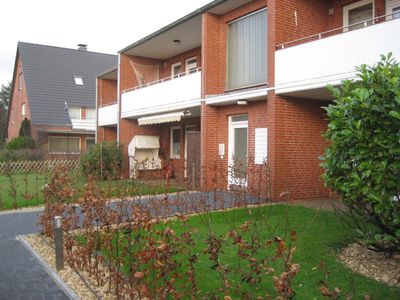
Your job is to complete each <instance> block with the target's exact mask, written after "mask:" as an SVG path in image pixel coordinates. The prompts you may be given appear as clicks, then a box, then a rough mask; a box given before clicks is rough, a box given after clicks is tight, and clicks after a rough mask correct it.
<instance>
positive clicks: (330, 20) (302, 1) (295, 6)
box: [275, 0, 385, 45]
mask: <svg viewBox="0 0 400 300" xmlns="http://www.w3.org/2000/svg"><path fill="white" fill-rule="evenodd" d="M358 1H360V0H296V1H292V0H281V1H275V8H276V10H275V13H276V16H277V18H276V45H280V44H282V43H286V42H290V41H293V40H296V39H299V38H303V37H308V36H311V35H314V34H317V33H322V32H326V31H328V30H332V29H336V28H341V27H343V25H344V24H343V8H344V7H345V6H347V5H349V4H352V3H355V2H358ZM374 5H375V16H380V15H384V14H385V0H374ZM329 9H333V14H332V15H329V13H328V12H329ZM295 13H296V14H297V25H296V16H295ZM338 33H341V32H340V31H338V32H333V33H331V34H338Z"/></svg>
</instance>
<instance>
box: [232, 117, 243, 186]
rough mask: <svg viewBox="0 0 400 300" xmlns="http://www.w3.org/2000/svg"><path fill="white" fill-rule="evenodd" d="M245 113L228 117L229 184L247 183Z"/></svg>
mask: <svg viewBox="0 0 400 300" xmlns="http://www.w3.org/2000/svg"><path fill="white" fill-rule="evenodd" d="M247 131H248V121H247V115H240V116H232V117H229V137H228V140H229V141H228V144H229V153H228V154H229V159H228V183H229V185H242V186H246V185H247V144H248V143H247V136H248V135H247Z"/></svg>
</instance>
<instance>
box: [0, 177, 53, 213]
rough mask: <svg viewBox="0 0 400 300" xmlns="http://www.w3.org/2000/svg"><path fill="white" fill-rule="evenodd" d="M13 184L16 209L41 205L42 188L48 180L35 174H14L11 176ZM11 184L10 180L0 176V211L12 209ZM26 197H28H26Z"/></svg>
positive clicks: (42, 199)
mask: <svg viewBox="0 0 400 300" xmlns="http://www.w3.org/2000/svg"><path fill="white" fill-rule="evenodd" d="M11 178H12V180H13V181H14V182H15V184H14V187H15V191H16V194H15V199H16V206H17V208H21V207H27V206H37V205H40V204H43V201H44V198H43V192H42V188H43V186H44V185H45V184H46V182H47V180H48V178H46V176H44V175H39V174H38V175H36V174H32V173H29V174H26V175H25V174H15V175H12V176H11ZM12 186H13V184H11V181H10V178H9V177H7V176H5V175H0V209H12V208H14V207H13V203H14V197H12V196H11V195H10V192H11V191H12V188H11V187H12ZM26 195H28V197H26Z"/></svg>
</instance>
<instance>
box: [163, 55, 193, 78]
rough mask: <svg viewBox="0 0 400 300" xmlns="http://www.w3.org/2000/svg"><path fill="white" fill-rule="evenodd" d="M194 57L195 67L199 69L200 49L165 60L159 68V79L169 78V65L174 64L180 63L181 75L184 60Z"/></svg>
mask: <svg viewBox="0 0 400 300" xmlns="http://www.w3.org/2000/svg"><path fill="white" fill-rule="evenodd" d="M192 57H196V58H197V66H198V67H201V48H196V49H192V50H189V51H186V52H184V53H181V54H179V55H176V56H174V57H171V58H168V59H167V60H165V61H164V62H163V63H162V65H161V68H160V79H162V78H167V77H170V76H171V65H172V64H174V63H178V62H180V63H181V73H183V72H185V66H186V59H189V58H192Z"/></svg>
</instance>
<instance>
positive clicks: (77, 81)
mask: <svg viewBox="0 0 400 300" xmlns="http://www.w3.org/2000/svg"><path fill="white" fill-rule="evenodd" d="M74 82H75V84H76V85H83V79H82V76H74Z"/></svg>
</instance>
